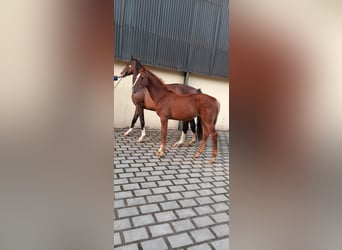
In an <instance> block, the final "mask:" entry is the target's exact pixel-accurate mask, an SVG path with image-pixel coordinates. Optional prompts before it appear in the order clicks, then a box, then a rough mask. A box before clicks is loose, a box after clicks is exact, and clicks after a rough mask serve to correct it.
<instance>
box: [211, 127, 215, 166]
mask: <svg viewBox="0 0 342 250" xmlns="http://www.w3.org/2000/svg"><path fill="white" fill-rule="evenodd" d="M210 136H211V139H212V142H213V156H212V157H211V160H210V163H214V162H215V160H216V157H217V132H216V131H215V128H213V130H212V131H211V132H210Z"/></svg>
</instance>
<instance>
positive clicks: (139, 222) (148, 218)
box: [132, 214, 154, 227]
mask: <svg viewBox="0 0 342 250" xmlns="http://www.w3.org/2000/svg"><path fill="white" fill-rule="evenodd" d="M132 221H133V225H134V226H135V227H139V226H145V225H148V224H152V223H154V219H153V216H152V215H150V214H147V215H140V216H136V217H132Z"/></svg>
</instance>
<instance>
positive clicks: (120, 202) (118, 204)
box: [114, 200, 125, 208]
mask: <svg viewBox="0 0 342 250" xmlns="http://www.w3.org/2000/svg"><path fill="white" fill-rule="evenodd" d="M121 207H125V203H124V201H123V200H115V201H114V208H121Z"/></svg>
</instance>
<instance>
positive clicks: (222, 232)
mask: <svg viewBox="0 0 342 250" xmlns="http://www.w3.org/2000/svg"><path fill="white" fill-rule="evenodd" d="M211 229H212V230H213V231H214V233H215V234H216V236H217V237H223V236H228V235H229V227H228V224H221V225H217V226H213V227H211Z"/></svg>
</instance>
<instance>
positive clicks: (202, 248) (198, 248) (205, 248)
mask: <svg viewBox="0 0 342 250" xmlns="http://www.w3.org/2000/svg"><path fill="white" fill-rule="evenodd" d="M188 250H211V246H209V245H208V243H204V244H200V245H195V246H193V247H189V248H188Z"/></svg>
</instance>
